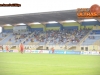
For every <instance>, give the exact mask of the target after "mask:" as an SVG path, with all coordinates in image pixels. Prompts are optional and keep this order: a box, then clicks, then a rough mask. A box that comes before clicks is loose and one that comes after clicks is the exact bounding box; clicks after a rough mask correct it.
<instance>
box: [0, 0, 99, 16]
mask: <svg viewBox="0 0 100 75" xmlns="http://www.w3.org/2000/svg"><path fill="white" fill-rule="evenodd" d="M3 3H5V4H9V3H19V4H21V7H0V16H4V15H15V14H25V13H37V12H48V11H59V10H71V9H77V8H89V7H91V5H93V4H98V3H99V4H98V5H100V0H92V1H90V0H0V4H3Z"/></svg>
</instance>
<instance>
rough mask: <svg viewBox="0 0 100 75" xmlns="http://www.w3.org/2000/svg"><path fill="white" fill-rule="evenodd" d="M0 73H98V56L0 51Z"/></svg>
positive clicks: (0, 74)
mask: <svg viewBox="0 0 100 75" xmlns="http://www.w3.org/2000/svg"><path fill="white" fill-rule="evenodd" d="M0 75H100V56H96V55H62V54H32V53H31V54H30V53H29V54H20V53H0Z"/></svg>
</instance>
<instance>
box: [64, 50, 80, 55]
mask: <svg viewBox="0 0 100 75" xmlns="http://www.w3.org/2000/svg"><path fill="white" fill-rule="evenodd" d="M66 54H81V51H66Z"/></svg>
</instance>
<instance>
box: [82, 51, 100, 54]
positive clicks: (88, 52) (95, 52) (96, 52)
mask: <svg viewBox="0 0 100 75" xmlns="http://www.w3.org/2000/svg"><path fill="white" fill-rule="evenodd" d="M81 53H82V54H84V55H99V54H100V53H99V52H98V51H84V52H81Z"/></svg>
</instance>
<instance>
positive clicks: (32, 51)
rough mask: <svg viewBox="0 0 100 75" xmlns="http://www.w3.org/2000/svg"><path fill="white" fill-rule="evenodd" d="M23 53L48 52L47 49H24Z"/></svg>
mask: <svg viewBox="0 0 100 75" xmlns="http://www.w3.org/2000/svg"><path fill="white" fill-rule="evenodd" d="M25 53H49V50H25Z"/></svg>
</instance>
